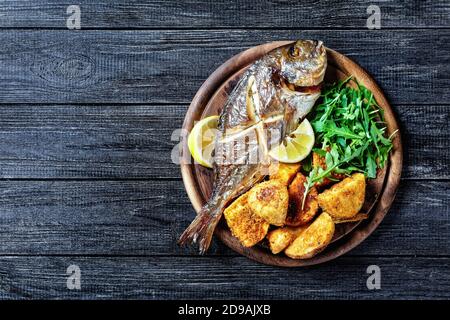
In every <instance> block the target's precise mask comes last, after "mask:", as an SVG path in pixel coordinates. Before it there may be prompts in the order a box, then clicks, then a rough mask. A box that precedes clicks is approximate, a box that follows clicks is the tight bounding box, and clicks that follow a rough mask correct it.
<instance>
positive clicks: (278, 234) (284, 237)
mask: <svg viewBox="0 0 450 320" xmlns="http://www.w3.org/2000/svg"><path fill="white" fill-rule="evenodd" d="M305 229H306V226H301V227H296V228H293V227H281V228H278V229H275V230H272V231H270V232H269V233H268V234H267V240H269V247H270V251H272V253H273V254H277V253H280V252H281V251H283V250H284V249H286V248H287V246H288V245H290V244H291V243H292V241H294V239H295V238H296V237H298V236H299V235H300V233H302V232H303V231H304V230H305Z"/></svg>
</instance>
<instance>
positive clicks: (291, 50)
mask: <svg viewBox="0 0 450 320" xmlns="http://www.w3.org/2000/svg"><path fill="white" fill-rule="evenodd" d="M289 55H290V56H291V57H293V58H295V57H298V56H299V55H300V48H299V47H297V46H296V45H293V46H292V47H290V48H289Z"/></svg>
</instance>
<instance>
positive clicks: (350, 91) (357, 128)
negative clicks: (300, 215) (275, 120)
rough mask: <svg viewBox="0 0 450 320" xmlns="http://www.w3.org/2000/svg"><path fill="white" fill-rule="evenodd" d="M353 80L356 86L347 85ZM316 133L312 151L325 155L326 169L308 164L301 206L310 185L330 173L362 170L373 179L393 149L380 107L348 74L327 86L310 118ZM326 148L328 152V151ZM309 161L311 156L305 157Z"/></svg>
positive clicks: (330, 174)
mask: <svg viewBox="0 0 450 320" xmlns="http://www.w3.org/2000/svg"><path fill="white" fill-rule="evenodd" d="M350 81H353V82H354V83H355V85H356V88H352V87H350V86H348V83H349V82H350ZM309 120H310V122H311V125H312V127H313V129H314V132H315V135H316V147H317V148H315V149H313V151H314V152H316V153H318V154H319V155H321V156H324V157H325V162H326V169H323V168H321V167H312V166H311V165H309V166H307V169H308V170H307V171H309V176H308V177H307V180H306V182H305V189H306V190H305V195H304V198H303V205H302V206H304V203H305V200H306V195H307V194H308V192H309V190H310V189H311V187H313V186H314V184H315V183H317V182H321V181H322V180H323V179H325V178H328V179H331V180H333V177H332V174H333V173H338V174H345V175H350V174H351V173H353V172H362V173H364V174H365V176H366V177H367V178H376V175H377V168H383V167H384V166H385V164H386V161H387V159H388V155H389V151H390V150H391V149H392V141H391V137H392V136H391V137H389V138H386V137H385V131H386V127H385V126H384V123H385V122H384V117H383V110H382V109H381V108H380V107H379V106H378V104H377V103H376V101H375V99H374V97H373V94H372V92H371V91H370V90H368V89H367V88H366V87H364V86H363V85H361V84H359V83H358V82H357V81H356V80H353V79H352V78H351V77H350V78H348V79H346V80H345V81H341V82H338V83H334V84H332V85H329V86H326V87H325V88H324V89H323V91H322V94H321V103H320V104H319V105H318V106H317V107H316V108H315V111H314V113H312V114H311V116H310V117H309ZM327 150H329V152H327ZM306 162H307V163H308V164H310V163H311V155H310V156H309V159H308V160H306Z"/></svg>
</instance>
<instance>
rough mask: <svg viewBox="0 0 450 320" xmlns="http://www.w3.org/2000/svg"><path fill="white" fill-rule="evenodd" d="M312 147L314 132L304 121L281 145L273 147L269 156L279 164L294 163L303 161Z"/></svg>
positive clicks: (306, 120)
mask: <svg viewBox="0 0 450 320" xmlns="http://www.w3.org/2000/svg"><path fill="white" fill-rule="evenodd" d="M313 146H314V130H313V128H312V127H311V124H310V123H309V121H308V119H305V120H303V121H302V123H300V124H299V126H298V127H297V129H295V131H294V132H292V133H291V134H290V135H288V136H287V137H286V138H285V139H284V141H283V142H282V143H280V144H279V145H278V146H276V147H273V148H272V150H270V152H269V155H270V156H271V157H272V158H274V159H275V160H278V161H280V162H284V163H296V162H300V161H302V160H303V159H305V158H306V157H307V156H308V155H309V153H310V152H311V150H312V148H313Z"/></svg>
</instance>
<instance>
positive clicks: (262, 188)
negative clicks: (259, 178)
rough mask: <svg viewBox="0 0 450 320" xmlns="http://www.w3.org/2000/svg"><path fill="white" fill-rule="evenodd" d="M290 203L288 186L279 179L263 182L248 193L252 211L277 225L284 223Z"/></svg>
mask: <svg viewBox="0 0 450 320" xmlns="http://www.w3.org/2000/svg"><path fill="white" fill-rule="evenodd" d="M288 204H289V194H288V190H287V187H286V186H285V185H284V184H283V183H281V182H280V181H278V180H269V181H264V182H261V183H260V184H257V185H256V186H254V187H253V188H252V189H250V191H249V193H248V205H249V207H250V209H251V210H252V212H253V213H254V214H256V215H258V216H259V217H261V218H262V219H264V220H265V221H267V222H268V223H270V224H273V225H275V226H282V225H284V221H285V220H286V215H287V209H288Z"/></svg>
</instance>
